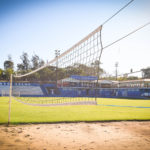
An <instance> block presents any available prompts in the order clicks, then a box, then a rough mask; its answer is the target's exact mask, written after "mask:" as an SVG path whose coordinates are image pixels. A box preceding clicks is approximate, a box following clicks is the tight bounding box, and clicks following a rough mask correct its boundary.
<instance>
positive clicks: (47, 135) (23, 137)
mask: <svg viewBox="0 0 150 150" xmlns="http://www.w3.org/2000/svg"><path fill="white" fill-rule="evenodd" d="M0 150H150V121H145V122H144V121H141V122H138V121H121V122H98V123H84V122H83V123H60V124H26V125H11V126H10V127H6V126H5V125H0Z"/></svg>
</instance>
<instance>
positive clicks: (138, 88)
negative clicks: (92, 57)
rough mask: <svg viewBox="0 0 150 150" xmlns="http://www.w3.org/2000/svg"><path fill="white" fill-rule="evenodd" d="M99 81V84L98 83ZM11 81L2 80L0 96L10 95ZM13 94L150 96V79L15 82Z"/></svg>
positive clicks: (33, 95)
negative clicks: (55, 82)
mask: <svg viewBox="0 0 150 150" xmlns="http://www.w3.org/2000/svg"><path fill="white" fill-rule="evenodd" d="M97 83H98V84H97ZM9 85H10V84H9V82H0V96H9ZM12 92H13V95H14V96H21V97H95V96H96V97H109V98H149V97H150V79H140V80H129V81H110V80H97V77H94V76H77V75H73V76H70V77H69V78H65V79H62V80H59V81H58V82H57V85H56V84H54V83H30V82H15V83H13V91H12Z"/></svg>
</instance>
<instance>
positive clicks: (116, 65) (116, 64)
mask: <svg viewBox="0 0 150 150" xmlns="http://www.w3.org/2000/svg"><path fill="white" fill-rule="evenodd" d="M115 67H116V80H117V78H118V62H116V63H115Z"/></svg>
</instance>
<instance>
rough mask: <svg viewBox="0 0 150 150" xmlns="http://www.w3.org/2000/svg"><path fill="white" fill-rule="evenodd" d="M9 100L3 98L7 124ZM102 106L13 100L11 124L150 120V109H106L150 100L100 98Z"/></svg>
mask: <svg viewBox="0 0 150 150" xmlns="http://www.w3.org/2000/svg"><path fill="white" fill-rule="evenodd" d="M34 99H36V98H34ZM37 99H39V98H37ZM41 99H42V98H41ZM8 101H9V98H8V97H0V123H7V120H8ZM98 104H100V105H80V106H50V107H47V106H44V107H40V106H28V105H24V104H21V103H19V102H17V101H15V100H12V103H11V123H48V122H76V121H111V120H150V108H134V107H113V106H104V105H121V106H142V107H150V100H131V99H130V100H129V99H110V98H99V99H98Z"/></svg>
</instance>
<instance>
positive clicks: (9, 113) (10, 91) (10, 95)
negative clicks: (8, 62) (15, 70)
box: [8, 74, 12, 126]
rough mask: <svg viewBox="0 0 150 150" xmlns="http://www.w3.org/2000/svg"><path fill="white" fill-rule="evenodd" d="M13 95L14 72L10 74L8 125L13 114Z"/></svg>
mask: <svg viewBox="0 0 150 150" xmlns="http://www.w3.org/2000/svg"><path fill="white" fill-rule="evenodd" d="M11 97H12V74H11V75H10V87H9V110H8V126H9V124H10V115H11Z"/></svg>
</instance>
